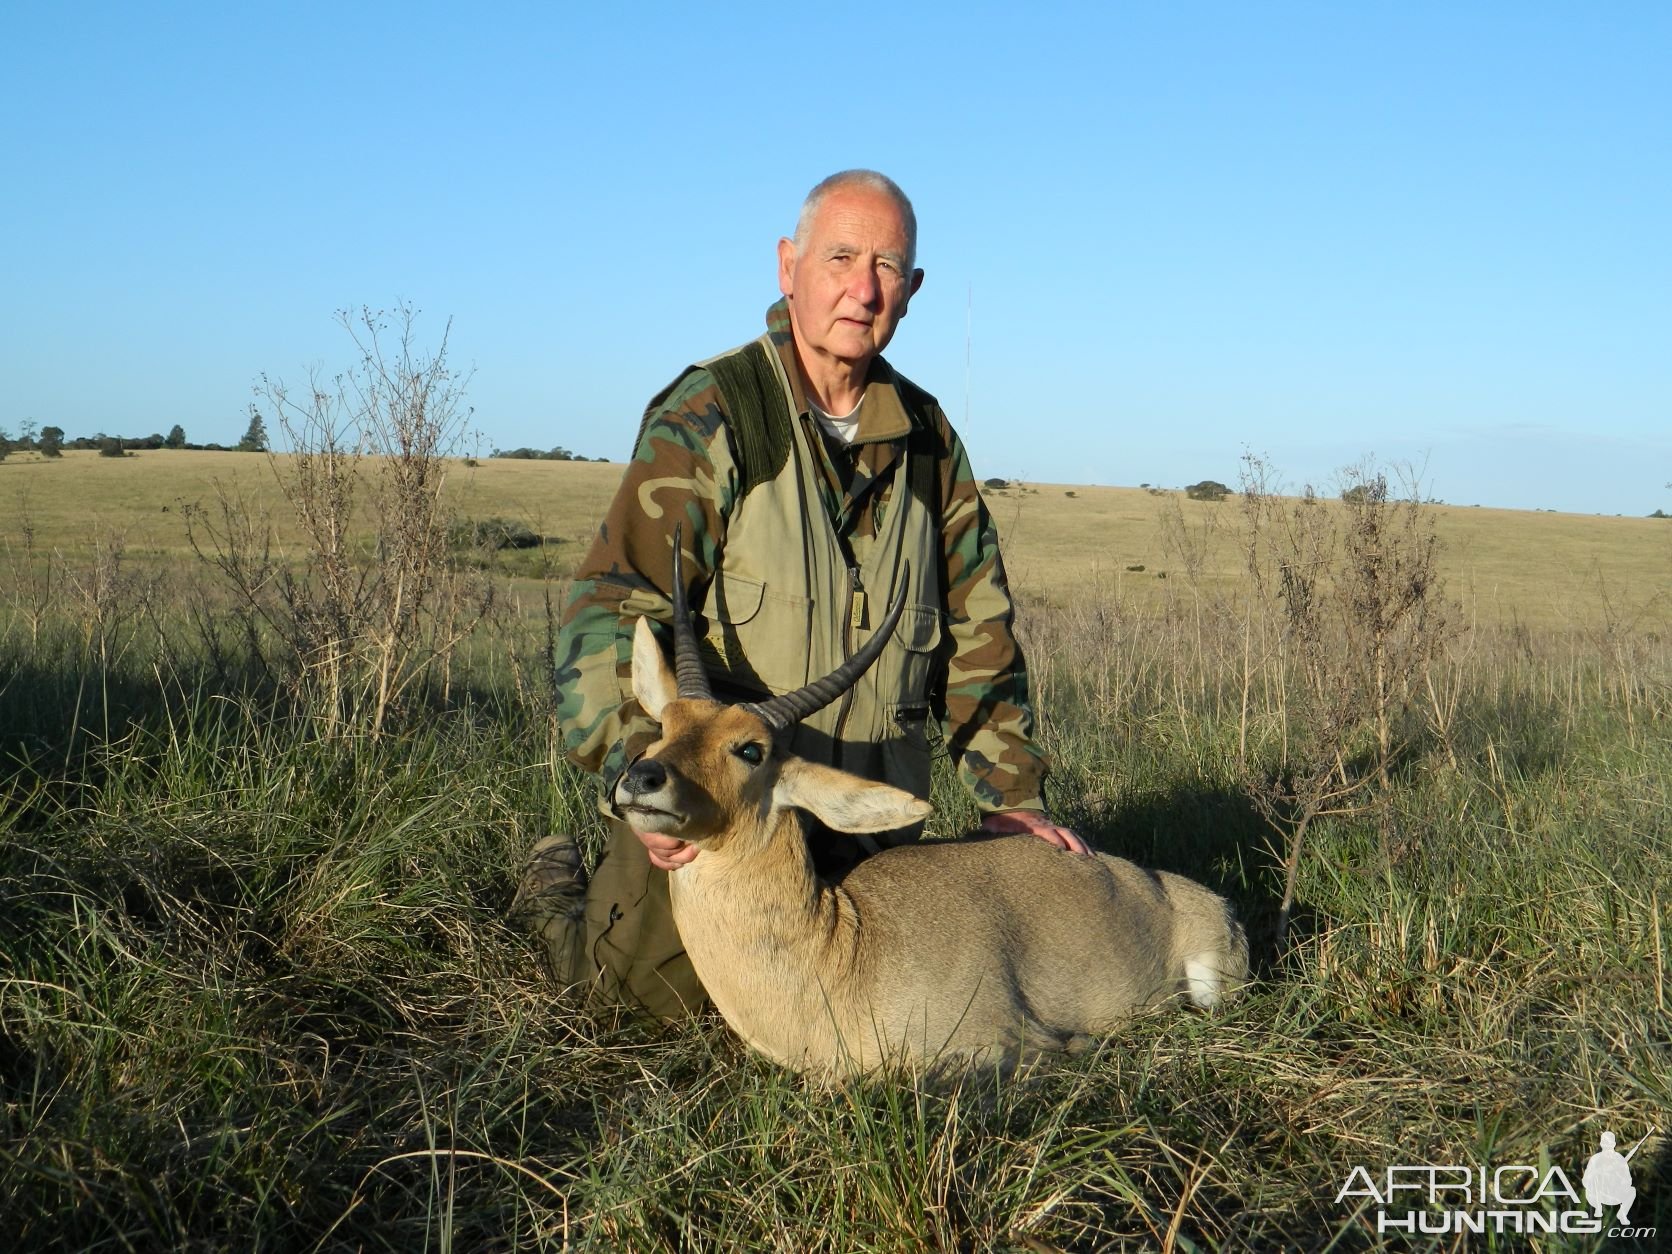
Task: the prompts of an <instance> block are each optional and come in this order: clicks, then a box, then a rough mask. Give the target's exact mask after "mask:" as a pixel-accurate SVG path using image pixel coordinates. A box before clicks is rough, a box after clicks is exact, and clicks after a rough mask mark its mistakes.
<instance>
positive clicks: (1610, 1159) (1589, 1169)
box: [1581, 1132, 1654, 1224]
mask: <svg viewBox="0 0 1672 1254" xmlns="http://www.w3.org/2000/svg"><path fill="white" fill-rule="evenodd" d="M1653 1135H1654V1133H1652V1132H1651V1133H1649V1135H1648V1136H1645V1137H1644V1138H1643V1140H1642V1141H1639V1142H1637V1144H1636V1145H1633V1146H1632V1147H1631V1153H1630V1154H1627V1155H1625V1156H1624V1157H1623V1158H1622V1157H1621V1156H1620V1155H1619V1154H1617V1153H1615V1152H1614V1134H1613V1133H1612V1132H1604V1133H1603V1134H1602V1141H1601V1145H1602V1148H1601V1149H1599V1150H1597V1152H1596V1153H1594V1154H1592V1155H1591V1161H1590V1162H1588V1163H1586V1164H1585V1175H1584V1176H1583V1177H1582V1179H1581V1183H1583V1184H1584V1186H1585V1200H1586V1201H1587V1202H1589V1203H1590V1204H1591V1205H1592V1206H1594V1207H1596V1213H1597V1216H1598V1217H1599V1218H1600V1217H1601V1215H1602V1208H1603V1207H1605V1206H1618V1207H1619V1208H1620V1209H1619V1210H1618V1211H1617V1212H1615V1215H1614V1217H1615V1218H1616V1219H1617V1220H1619V1222H1620V1223H1622V1224H1629V1223H1630V1222H1631V1204H1632V1203H1633V1202H1635V1201H1636V1200H1637V1190H1636V1189H1634V1188H1632V1187H1631V1166H1630V1164H1631V1158H1632V1154H1635V1153H1637V1151H1638V1150H1640V1149H1642V1148H1643V1141H1647V1140H1648V1139H1649V1136H1653Z"/></svg>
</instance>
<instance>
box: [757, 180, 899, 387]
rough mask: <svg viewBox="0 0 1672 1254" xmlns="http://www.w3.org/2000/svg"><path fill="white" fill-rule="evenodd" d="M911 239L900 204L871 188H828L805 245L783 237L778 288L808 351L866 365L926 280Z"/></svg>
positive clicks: (884, 344) (801, 344)
mask: <svg viewBox="0 0 1672 1254" xmlns="http://www.w3.org/2000/svg"><path fill="white" fill-rule="evenodd" d="M906 246H907V240H906V225H905V222H904V221H903V220H902V219H901V216H900V211H899V209H898V208H897V207H896V206H895V204H894V202H893V201H892V200H890V199H889V198H888V197H887V196H885V195H884V194H883V193H881V192H879V191H875V190H873V189H872V188H869V187H838V188H836V189H835V190H833V191H831V192H830V193H829V194H827V195H826V196H825V198H824V202H823V203H822V204H820V205H819V208H818V212H817V213H815V214H814V215H813V221H812V222H811V223H810V224H809V227H808V230H807V238H806V239H804V240H803V241H802V242H801V245H800V247H797V246H796V243H795V241H794V240H788V239H783V240H779V241H778V290H779V291H781V292H782V293H783V294H784V295H785V296H787V297H789V306H790V321H791V323H792V324H793V325H794V327H795V337H796V342H797V344H798V345H799V347H800V348H801V351H802V352H803V353H804V354H806V353H811V354H813V355H814V356H816V357H834V358H836V359H838V360H840V361H843V362H847V363H850V364H852V365H854V366H856V367H860V368H863V367H864V366H866V365H868V364H869V363H870V360H871V358H873V357H875V356H876V355H877V354H878V353H880V352H882V350H883V349H884V348H886V347H887V346H888V341H889V340H890V339H892V338H893V337H894V328H895V327H896V326H898V325H899V324H900V319H901V318H904V317H905V316H906V305H907V303H908V302H909V301H910V300H911V298H912V295H913V293H915V292H916V291H917V289H918V287H919V286H920V285H921V284H922V282H923V271H921V270H912V271H908V270H907V269H906ZM808 364H809V365H811V364H812V363H808Z"/></svg>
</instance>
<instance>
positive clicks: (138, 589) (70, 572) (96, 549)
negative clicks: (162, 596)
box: [62, 527, 163, 673]
mask: <svg viewBox="0 0 1672 1254" xmlns="http://www.w3.org/2000/svg"><path fill="white" fill-rule="evenodd" d="M91 547H92V559H91V560H90V561H89V562H87V563H86V564H85V565H71V564H65V565H64V566H63V568H62V569H63V580H64V588H65V590H66V591H67V593H68V595H69V604H70V608H71V612H72V614H73V615H74V617H75V620H76V621H77V622H79V623H80V624H81V633H82V647H83V648H84V649H85V650H86V654H87V656H88V657H89V658H90V659H91V660H92V661H93V662H94V663H95V664H96V665H97V667H98V668H99V669H100V670H101V671H104V672H107V673H108V672H110V671H112V670H114V669H115V668H116V666H117V664H118V663H119V662H120V661H121V660H122V658H123V657H124V656H125V655H126V654H127V652H128V650H129V648H131V647H132V645H133V643H134V639H135V636H136V628H137V627H138V625H139V624H140V623H141V622H142V621H143V620H144V619H145V617H146V615H147V610H148V609H149V607H150V605H151V604H152V602H153V601H154V600H155V598H156V596H157V593H158V591H159V589H160V587H161V586H162V580H163V576H162V575H161V573H159V572H151V573H149V574H141V573H138V572H135V571H134V570H132V569H131V568H130V567H129V566H128V564H127V537H126V536H125V535H124V534H123V532H122V531H121V530H120V529H119V528H115V527H96V528H95V529H94V530H93V533H92V537H91Z"/></svg>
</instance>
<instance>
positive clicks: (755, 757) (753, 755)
mask: <svg viewBox="0 0 1672 1254" xmlns="http://www.w3.org/2000/svg"><path fill="white" fill-rule="evenodd" d="M732 752H733V753H735V754H737V756H738V757H740V758H742V759H743V760H744V761H745V762H747V763H748V764H749V765H750V766H759V765H760V764H761V759H762V758H764V757H765V756H766V752H765V750H763V749H762V748H761V747H760V745H759V743H757V742H756V741H753V740H751V741H750V742H749V743H748V744H746V745H738V746H737V748H735V749H733V750H732Z"/></svg>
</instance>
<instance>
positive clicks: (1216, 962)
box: [1184, 953, 1226, 1010]
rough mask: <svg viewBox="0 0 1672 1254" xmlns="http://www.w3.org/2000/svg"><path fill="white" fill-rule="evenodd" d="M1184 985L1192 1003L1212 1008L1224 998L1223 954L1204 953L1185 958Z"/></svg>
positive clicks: (1203, 1007) (1206, 1008) (1208, 1008)
mask: <svg viewBox="0 0 1672 1254" xmlns="http://www.w3.org/2000/svg"><path fill="white" fill-rule="evenodd" d="M1184 986H1185V991H1186V992H1187V993H1189V995H1190V1000H1191V1002H1192V1003H1194V1004H1195V1005H1197V1006H1200V1007H1201V1008H1202V1009H1203V1010H1212V1009H1213V1008H1214V1007H1215V1006H1217V1005H1218V1004H1219V1003H1220V1002H1222V1001H1223V1000H1225V993H1226V988H1225V955H1223V954H1215V953H1206V954H1195V955H1192V956H1191V957H1189V958H1186V959H1185V960H1184Z"/></svg>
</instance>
